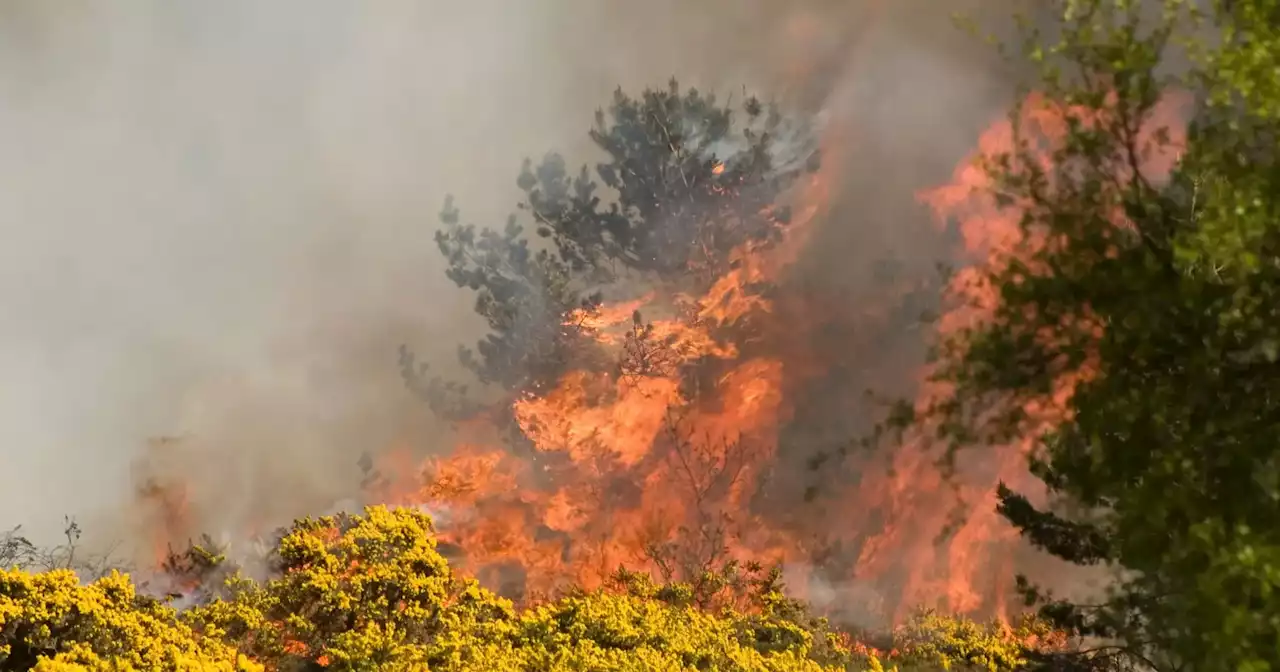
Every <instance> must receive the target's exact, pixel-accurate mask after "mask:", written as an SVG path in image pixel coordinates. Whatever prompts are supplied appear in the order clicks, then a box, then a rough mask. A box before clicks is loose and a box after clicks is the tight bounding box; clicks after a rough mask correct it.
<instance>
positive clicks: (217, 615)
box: [0, 507, 1061, 672]
mask: <svg viewBox="0 0 1280 672" xmlns="http://www.w3.org/2000/svg"><path fill="white" fill-rule="evenodd" d="M188 554H189V555H191V559H192V561H191V562H188V563H185V564H183V565H182V567H185V569H186V570H187V571H189V572H191V573H192V574H191V575H190V576H188V577H186V578H190V579H196V580H199V579H201V578H202V577H204V578H205V580H206V583H205V585H204V586H203V588H204V589H203V590H201V591H198V594H199V597H198V599H197V600H196V603H195V604H193V605H190V606H187V607H186V608H183V609H178V608H175V606H173V605H172V604H171V603H169V602H167V601H166V600H164V599H157V598H156V597H151V596H147V595H143V594H140V593H139V591H138V590H137V589H136V588H135V587H134V585H133V584H132V583H131V581H130V579H129V577H128V576H126V575H123V574H119V573H112V574H109V575H107V576H105V577H103V578H100V579H98V580H96V581H93V582H90V583H82V582H80V581H79V579H78V578H77V576H76V575H75V573H74V572H73V571H71V570H68V569H55V570H50V571H44V572H36V573H32V572H29V571H25V570H21V569H15V570H6V571H4V572H2V573H0V669H5V670H27V669H35V670H45V671H53V670H67V671H70V670H137V671H139V672H141V671H144V670H157V671H158V670H174V669H178V670H228V671H230V670H246V671H247V670H261V669H268V670H307V669H332V670H424V669H430V670H459V671H461V670H475V671H477V672H478V671H481V670H761V671H765V670H769V671H775V672H784V671H790V670H813V671H815V672H816V671H818V670H877V671H878V670H884V669H890V668H894V667H897V668H899V669H903V670H907V669H912V670H934V669H968V668H972V669H987V670H1009V669H1015V668H1018V667H1021V666H1023V665H1026V664H1027V663H1028V662H1030V661H1034V660H1039V659H1040V658H1042V657H1043V655H1044V654H1045V653H1047V652H1051V651H1053V650H1056V648H1057V647H1058V646H1059V645H1060V644H1061V643H1060V642H1057V641H1055V640H1054V639H1053V637H1052V634H1051V633H1050V632H1049V631H1048V630H1047V629H1045V628H1043V627H1040V626H1038V625H1037V624H1036V622H1035V621H1027V622H1025V623H1023V624H1021V625H1020V626H1019V627H1016V628H1005V627H1002V626H997V625H992V626H984V625H979V624H976V623H972V622H969V621H964V620H959V619H950V618H944V617H942V616H939V615H937V614H930V613H924V614H920V615H919V616H917V617H916V618H914V619H912V620H911V621H910V622H909V623H908V624H906V625H905V626H904V627H902V628H900V629H898V630H896V631H894V632H892V633H888V634H887V635H886V637H885V638H884V639H885V645H884V646H882V650H874V649H871V648H868V647H867V646H865V645H862V644H860V643H858V642H857V641H855V640H854V639H853V638H851V637H850V636H849V635H848V634H844V633H840V632H837V631H835V630H834V629H832V628H831V627H830V626H829V625H828V624H827V623H826V621H824V620H823V619H821V618H816V617H814V616H812V615H810V614H809V613H808V612H807V611H806V610H805V609H804V607H803V606H802V605H801V604H799V603H797V602H795V601H793V600H790V599H788V598H786V597H785V596H784V595H783V593H782V592H781V588H782V587H781V585H780V584H779V582H778V577H777V574H776V572H768V571H765V570H763V569H762V568H757V567H744V568H738V567H734V566H728V567H724V568H720V569H719V570H718V571H719V575H720V577H721V579H722V580H720V581H717V582H715V583H716V586H717V588H716V589H714V590H713V591H712V593H713V594H711V595H708V596H703V597H710V598H711V599H710V600H706V599H702V600H699V599H698V596H695V595H694V591H693V588H692V587H691V586H690V585H688V584H667V585H659V584H657V583H655V582H653V581H652V580H651V579H650V578H649V577H647V576H645V575H640V574H635V573H629V572H625V571H620V572H619V573H618V575H617V576H616V580H615V581H614V582H612V585H610V586H608V587H607V588H603V589H600V590H597V591H592V592H580V591H579V592H571V593H569V594H566V595H564V596H562V597H560V598H558V599H555V600H552V601H548V602H545V603H542V604H537V605H531V606H528V607H526V608H523V609H518V608H516V607H515V606H514V605H513V604H512V603H511V602H510V601H509V600H506V599H503V598H501V597H498V596H496V595H494V594H493V593H491V592H489V591H488V590H486V589H484V588H482V587H480V586H479V585H478V584H477V583H476V582H475V581H473V580H471V579H466V578H462V577H460V576H458V575H456V574H454V573H453V571H452V570H451V569H450V567H449V565H448V563H447V562H446V561H445V559H444V557H442V556H441V555H440V553H439V552H438V551H437V550H436V539H435V536H434V531H433V528H432V522H431V519H430V518H429V517H428V516H427V515H425V514H423V513H420V512H418V511H415V510H411V509H387V508H383V507H374V508H369V509H367V510H366V511H365V512H364V513H363V514H362V515H341V516H333V517H325V518H319V519H304V520H299V521H296V522H295V523H294V524H293V526H292V527H291V528H290V529H289V530H288V531H287V532H286V533H285V534H284V535H283V536H282V537H281V539H280V542H279V544H278V545H277V547H276V549H275V551H274V552H273V554H272V558H271V560H272V564H273V567H274V571H273V577H272V578H270V579H267V580H265V581H255V580H252V579H249V578H247V577H246V576H244V575H243V574H242V573H240V572H239V571H237V570H236V568H234V567H232V566H230V565H228V564H227V561H226V560H225V559H224V558H222V557H221V556H218V555H216V554H214V553H212V552H209V551H208V550H207V549H200V548H198V547H193V548H192V549H189V551H188ZM698 602H700V603H701V604H702V605H704V606H701V607H700V606H698V604H697V603H698Z"/></svg>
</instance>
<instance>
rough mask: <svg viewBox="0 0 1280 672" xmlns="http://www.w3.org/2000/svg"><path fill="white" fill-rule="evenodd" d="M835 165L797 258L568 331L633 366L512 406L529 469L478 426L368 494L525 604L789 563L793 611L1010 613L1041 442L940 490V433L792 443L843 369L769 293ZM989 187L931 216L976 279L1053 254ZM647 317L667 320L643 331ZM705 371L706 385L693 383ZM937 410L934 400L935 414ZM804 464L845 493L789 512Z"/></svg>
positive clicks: (1002, 127) (815, 321) (996, 143)
mask: <svg viewBox="0 0 1280 672" xmlns="http://www.w3.org/2000/svg"><path fill="white" fill-rule="evenodd" d="M1028 102H1029V104H1028V105H1027V106H1026V110H1027V112H1026V115H1027V116H1026V117H1025V118H1024V119H1023V121H1024V122H1025V123H1026V124H1027V125H1028V127H1030V128H1033V129H1034V130H1036V131H1037V132H1038V133H1040V134H1041V135H1043V136H1044V137H1045V139H1046V142H1048V143H1050V144H1051V143H1052V142H1054V141H1055V140H1057V139H1060V138H1061V134H1062V129H1063V125H1062V123H1061V118H1060V114H1059V116H1055V112H1054V110H1053V109H1052V108H1050V107H1048V106H1046V105H1043V104H1041V101H1039V99H1037V98H1032V99H1031V100H1030V101H1028ZM1012 137H1013V135H1012V132H1011V128H1010V125H1009V124H1008V123H1007V122H1002V123H998V124H995V125H994V126H993V127H992V128H991V130H989V131H988V132H987V133H985V134H983V136H982V137H981V138H980V140H979V143H978V152H979V153H982V154H989V153H992V152H998V151H1002V150H1004V149H1007V148H1009V147H1010V144H1011V142H1012ZM825 144H826V145H831V144H833V141H831V139H828V143H825ZM840 149H842V148H841V147H840V146H838V145H837V146H824V159H825V162H824V166H823V168H822V169H821V171H820V172H818V173H816V174H814V175H813V176H812V179H810V180H809V181H807V182H806V183H804V184H802V185H801V188H800V189H799V190H798V193H797V195H796V203H795V207H794V210H795V211H796V212H797V213H798V214H797V215H796V216H795V217H794V218H793V219H792V221H791V224H790V226H788V227H787V228H785V229H784V231H783V234H782V239H781V242H780V243H778V244H775V245H771V246H763V245H750V244H749V245H743V246H742V247H740V248H739V249H736V250H734V251H733V253H732V255H731V256H730V263H729V264H728V265H727V269H728V270H726V271H724V272H723V273H722V274H721V275H719V276H718V277H716V278H713V279H712V280H711V281H710V282H709V283H707V285H706V286H705V287H704V288H702V291H701V292H700V293H696V294H695V295H692V296H691V295H690V294H689V293H687V289H688V288H687V287H681V288H657V289H654V290H652V291H650V292H647V293H645V294H643V295H641V296H638V297H634V298H629V299H626V300H620V301H615V302H611V303H606V304H605V305H603V306H600V307H599V308H598V309H594V310H586V309H584V310H580V311H575V312H573V313H571V314H569V315H566V316H565V323H566V324H567V325H573V326H575V327H578V328H580V329H582V330H584V331H585V332H586V333H588V334H590V335H591V336H592V337H593V338H594V340H595V341H596V343H598V345H599V346H600V347H601V348H604V349H606V350H607V351H608V352H610V353H612V354H613V355H615V356H616V359H617V361H618V362H619V365H618V366H617V368H616V370H605V371H601V370H596V369H591V368H581V369H576V370H571V371H569V372H568V373H567V374H565V375H564V376H562V377H561V378H560V379H559V380H558V381H557V383H556V384H555V385H554V386H552V387H551V388H550V389H548V390H541V391H538V392H537V393H530V394H526V395H525V396H522V397H521V398H518V399H516V400H514V402H513V403H512V407H511V412H512V413H511V414H512V418H513V419H514V422H515V424H516V426H517V427H518V428H519V430H520V432H521V433H522V434H523V436H524V437H525V438H527V439H528V440H529V442H531V444H532V446H533V453H532V455H528V454H523V453H520V452H518V451H514V450H512V449H511V448H509V447H508V446H506V445H504V444H503V443H502V442H501V441H500V440H498V439H496V438H495V436H496V435H497V434H498V432H496V431H494V430H493V428H492V427H489V426H487V425H486V424H485V423H484V422H481V421H473V422H471V423H468V424H466V425H465V426H464V427H463V428H462V429H461V430H460V433H461V434H462V435H463V436H462V440H461V442H460V443H459V444H458V445H457V447H456V448H455V449H454V450H452V451H450V452H448V453H446V454H444V455H439V456H436V457H432V458H430V459H428V460H427V461H426V462H425V463H422V464H414V465H411V464H409V462H408V458H407V453H405V452H395V453H393V454H390V455H388V456H385V457H384V458H383V460H382V462H381V465H380V471H381V472H382V473H383V474H384V475H385V476H387V478H386V479H385V480H383V481H380V482H378V483H377V484H376V485H374V486H371V487H370V493H369V494H370V496H371V497H374V498H377V499H379V500H381V501H384V502H388V503H395V504H411V505H420V506H424V507H426V508H428V509H429V510H431V511H432V512H433V513H435V514H436V515H437V522H438V523H439V524H440V528H441V529H440V535H441V538H442V540H443V541H445V542H446V543H447V544H448V548H447V550H448V551H449V552H450V553H451V554H453V555H454V556H455V557H454V562H455V563H456V564H457V565H458V566H460V567H462V568H463V569H464V570H466V571H470V572H472V573H474V574H475V575H477V576H478V577H479V578H481V579H482V580H483V581H485V582H487V583H489V584H490V585H492V586H494V587H497V588H499V589H504V590H507V591H508V592H511V593H514V594H516V595H517V596H521V597H524V598H526V599H537V598H538V597H539V596H545V595H550V594H552V593H554V592H555V591H557V590H559V589H561V588H564V587H566V586H568V585H579V586H583V587H586V588H591V587H595V586H599V585H601V584H602V583H603V582H604V581H605V580H606V579H607V578H608V576H609V575H610V574H612V573H613V572H614V571H615V570H616V569H617V568H618V567H619V566H626V567H628V568H631V569H642V570H648V571H651V572H654V573H657V574H659V575H662V576H663V577H664V578H677V579H687V578H691V577H692V576H696V575H697V572H699V571H701V570H702V569H704V568H707V567H709V566H714V565H715V564H717V563H720V562H724V561H727V560H741V561H758V562H761V563H764V564H782V565H785V566H787V567H788V568H789V574H788V578H789V580H790V581H789V583H790V587H791V589H792V590H793V591H795V592H796V593H797V594H798V596H799V597H806V596H807V595H809V594H810V593H811V592H812V591H814V590H816V588H815V586H817V585H818V584H820V583H821V584H823V585H824V586H826V588H825V589H826V590H828V591H830V590H831V589H834V590H835V591H837V592H839V591H841V590H844V591H848V594H849V595H854V591H857V593H856V594H857V595H858V599H865V600H866V601H867V602H868V604H867V605H865V609H866V610H867V611H869V612H877V613H878V614H879V617H880V618H894V617H899V616H902V615H903V614H904V613H905V610H907V609H910V608H913V607H915V606H938V607H942V608H945V609H947V610H950V611H952V612H959V613H979V612H982V613H986V614H1003V610H1004V608H1005V602H1006V598H1005V594H1004V591H1005V590H1006V589H1007V588H1008V587H1009V585H1010V584H1011V582H1012V581H1011V579H1012V574H1013V572H1014V569H1015V567H1014V562H1015V560H1014V549H1015V545H1016V543H1017V539H1016V535H1015V533H1014V531H1013V530H1012V529H1010V528H1009V527H1008V526H1007V525H1005V524H1003V523H1002V521H1000V520H999V519H998V516H997V514H996V512H995V507H994V503H995V500H994V489H995V485H996V483H998V482H1000V481H1005V482H1009V483H1011V484H1014V485H1015V487H1023V488H1024V489H1029V488H1030V487H1031V486H1032V485H1033V482H1032V481H1031V479H1030V478H1029V477H1028V475H1027V473H1026V467H1025V463H1024V461H1023V455H1024V453H1025V451H1026V450H1027V448H1028V446H1029V445H1030V442H1031V440H1032V439H1033V437H1034V433H1031V434H1028V439H1027V442H1025V443H1024V444H1021V445H1015V446H994V447H990V448H989V449H987V453H986V454H985V455H983V456H980V457H977V458H975V459H974V462H975V463H976V464H980V465H981V468H970V469H968V470H965V471H963V472H962V473H961V474H959V475H958V480H957V481H956V482H954V483H948V482H947V481H946V480H945V479H944V478H943V475H942V474H941V473H940V471H939V470H938V468H937V465H936V461H935V457H936V455H935V454H934V453H933V451H932V450H931V448H932V446H931V445H930V443H929V441H928V440H927V438H926V437H924V436H915V437H910V438H909V440H908V441H907V442H906V443H905V444H903V445H898V446H894V447H892V449H891V450H890V451H889V452H887V453H886V452H882V453H875V454H868V453H853V454H850V455H848V456H846V457H843V458H836V459H830V460H828V461H826V462H823V461H822V459H820V458H819V456H816V455H808V454H806V455H794V454H790V453H788V452H787V451H786V450H784V449H783V446H782V445H781V444H782V439H783V436H784V433H785V429H786V427H787V426H788V423H789V422H790V421H791V420H792V418H793V417H794V416H795V411H796V404H797V401H796V393H795V391H796V390H798V389H801V388H803V387H804V385H806V384H808V383H809V382H810V381H811V379H813V378H814V377H816V376H818V375H820V374H822V373H825V372H826V371H825V369H826V368H827V363H825V362H821V361H814V358H813V353H810V352H804V351H801V350H803V348H797V347H796V346H795V345H794V344H796V343H804V342H805V339H804V337H803V335H802V336H796V335H795V334H797V333H802V334H807V330H817V329H819V328H821V326H822V319H821V318H816V317H812V316H810V317H808V318H806V319H795V318H796V315H795V313H796V309H795V306H793V305H791V304H790V303H787V298H786V297H785V296H784V297H782V298H779V297H778V296H777V295H775V294H770V295H768V296H766V295H763V294H762V293H761V292H760V290H759V289H758V288H759V286H761V285H762V284H765V283H768V282H771V281H776V280H779V279H780V278H781V277H782V275H783V273H784V272H785V270H786V269H787V268H788V267H789V266H790V265H791V264H792V263H793V262H795V261H796V260H797V259H798V258H799V257H800V255H801V254H802V253H803V251H804V249H805V245H806V243H807V242H808V240H809V234H810V233H811V231H812V229H813V227H814V226H815V222H820V221H822V218H823V216H824V214H825V213H826V212H827V211H828V209H829V207H830V205H831V199H832V193H831V192H832V188H833V183H834V182H835V174H834V172H833V171H835V170H836V169H838V168H839V165H840V161H839V159H840V158H841V153H840V151H839V150H840ZM1152 161H1154V162H1155V163H1157V164H1159V162H1160V159H1159V158H1158V157H1157V158H1153V159H1152ZM1160 165H1163V166H1164V170H1167V169H1168V165H1171V164H1167V163H1165V164H1160ZM723 170H724V167H723V164H717V165H716V166H715V169H714V171H715V172H716V173H717V174H719V173H721V172H722V171H723ZM989 186H990V185H989V184H988V182H987V178H986V175H985V173H983V172H982V171H981V170H979V169H978V168H977V167H976V166H974V165H973V164H972V163H971V162H966V163H964V164H962V165H961V166H960V167H959V168H958V169H957V170H956V172H955V174H954V178H953V183H952V184H950V185H946V186H943V187H940V188H938V189H935V190H932V191H930V192H927V193H925V194H923V195H922V199H923V200H924V201H925V202H926V203H927V204H928V205H930V206H931V207H932V208H933V210H934V211H935V213H937V215H938V216H939V217H940V218H943V219H947V220H952V221H956V222H957V223H958V224H959V228H960V231H961V233H962V237H963V242H964V249H963V250H962V251H961V252H962V253H963V254H965V255H966V256H967V257H968V258H969V259H971V260H976V262H977V263H987V264H1000V263H1006V262H1007V260H1008V259H1009V258H1010V257H1011V256H1017V255H1022V254H1025V252H1026V251H1027V250H1028V249H1033V248H1034V246H1035V245H1040V244H1046V241H1042V240H1032V239H1028V238H1027V237H1025V236H1023V235H1022V233H1021V231H1020V228H1019V226H1018V214H1019V213H1018V212H1017V211H1016V210H1015V209H1008V208H1006V209H999V208H997V207H995V203H994V202H993V201H992V200H991V198H990V197H989V196H987V192H986V191H984V190H985V189H986V188H987V187H989ZM946 292H947V294H948V295H949V296H951V297H953V298H963V299H966V300H964V301H956V302H955V305H957V306H959V307H957V308H955V309H952V310H950V311H949V312H947V313H946V314H945V315H944V316H943V318H942V319H941V320H940V321H939V323H938V324H939V327H938V328H939V329H941V330H944V331H952V330H956V329H961V328H963V327H964V326H965V325H967V324H972V323H973V321H975V320H981V319H983V315H984V313H985V312H986V311H989V310H990V308H991V307H992V306H994V305H995V304H994V302H995V300H996V294H995V292H994V290H993V288H991V287H989V286H984V285H983V283H982V282H981V275H980V274H979V273H977V272H976V271H974V270H968V271H962V272H961V273H959V274H957V275H956V276H955V277H954V278H953V280H952V281H951V284H950V285H949V286H948V287H947V289H946ZM796 305H799V303H796ZM646 313H651V314H654V315H661V316H663V317H662V318H661V319H652V320H646V319H645V318H644V315H645V314H646ZM748 317H751V318H753V319H756V320H758V321H763V322H765V323H766V327H767V328H766V329H764V333H765V336H760V337H758V338H757V340H755V341H738V340H734V339H733V338H731V337H729V336H726V334H730V335H731V334H732V333H734V332H733V330H732V329H731V327H734V326H735V325H738V324H739V323H741V322H742V321H744V319H745V318H748ZM770 320H772V321H770ZM770 334H788V336H786V337H772V336H770ZM779 343H786V344H790V345H789V347H783V346H781V345H779ZM691 369H692V370H696V371H698V372H700V373H701V372H705V375H698V376H693V377H692V380H691V377H690V376H689V375H688V372H689V371H690V370H691ZM1073 385H1074V381H1062V385H1061V386H1060V388H1059V390H1057V391H1056V392H1055V394H1054V395H1052V397H1051V398H1050V399H1046V400H1045V402H1044V406H1043V408H1039V409H1035V411H1036V416H1037V417H1039V418H1041V419H1042V421H1047V420H1048V419H1050V418H1051V415H1050V414H1051V412H1052V410H1053V409H1054V408H1061V407H1062V405H1063V404H1064V402H1065V401H1066V399H1067V398H1068V397H1069V395H1070V393H1071V389H1072V386H1073ZM940 393H945V390H938V389H930V388H929V387H928V386H925V387H924V389H922V391H921V393H920V394H921V403H925V402H927V401H928V400H929V399H930V395H936V394H940ZM849 403H850V406H852V405H853V403H854V402H849ZM805 463H811V464H820V465H822V466H821V470H822V471H823V472H824V474H823V475H824V476H825V479H824V481H825V482H827V483H828V484H829V485H830V486H831V487H829V488H828V489H827V490H825V491H823V492H821V493H819V494H815V495H813V496H812V497H810V496H809V494H810V493H808V492H806V493H805V496H804V497H801V496H799V494H798V493H790V495H787V494H786V493H784V494H783V495H781V496H780V495H779V494H778V491H779V489H782V488H785V487H790V486H787V485H786V484H787V483H790V482H791V481H788V475H787V472H788V470H791V471H796V470H802V469H803V465H804V464H805ZM762 502H775V503H776V502H784V503H785V506H772V505H768V504H762ZM159 505H160V506H161V507H162V508H164V509H166V510H167V509H169V508H171V507H173V506H177V508H178V510H180V509H181V506H182V505H181V504H178V505H174V504H173V503H170V502H161V503H160V504H159ZM165 533H166V534H168V532H165ZM860 608H862V607H860Z"/></svg>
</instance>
